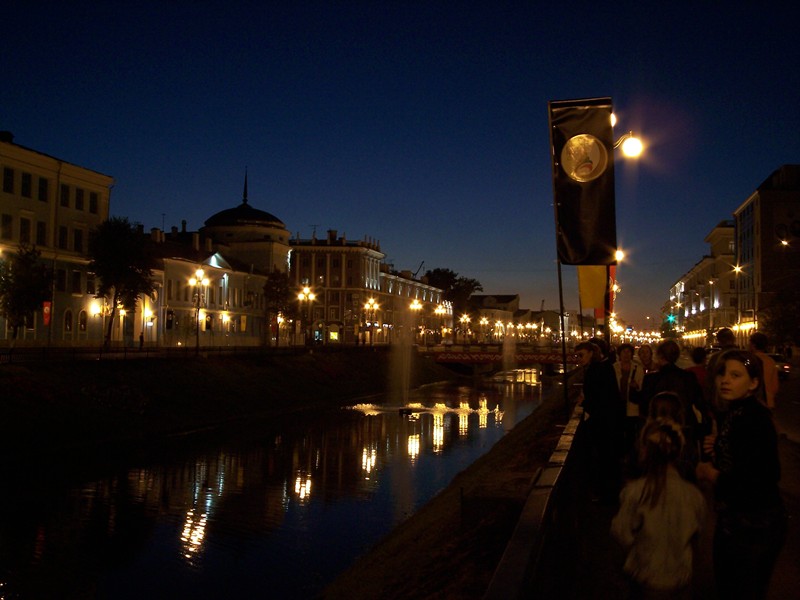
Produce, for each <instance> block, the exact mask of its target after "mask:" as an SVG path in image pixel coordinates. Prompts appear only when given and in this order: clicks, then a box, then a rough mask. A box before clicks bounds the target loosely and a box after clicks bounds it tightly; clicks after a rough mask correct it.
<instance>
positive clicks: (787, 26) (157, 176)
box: [0, 0, 800, 325]
mask: <svg viewBox="0 0 800 600" xmlns="http://www.w3.org/2000/svg"><path fill="white" fill-rule="evenodd" d="M13 4H14V5H13V6H6V7H5V8H4V9H3V23H4V24H3V27H2V30H3V32H2V35H0V73H1V74H2V83H1V84H0V129H6V130H10V131H12V132H13V133H14V134H15V136H16V138H15V141H16V142H17V143H19V144H22V145H24V146H28V147H31V148H34V149H37V150H40V151H42V152H45V153H48V154H51V155H54V156H58V157H59V158H62V159H64V160H67V161H69V162H72V163H76V164H79V165H81V166H84V167H88V168H91V169H94V170H97V171H100V172H102V173H106V174H108V175H111V176H113V177H114V178H115V180H116V184H115V186H114V189H113V191H112V196H111V212H112V215H118V216H126V217H128V218H130V219H131V220H132V221H137V222H141V223H143V224H144V226H145V228H147V229H149V228H151V227H161V226H162V224H163V225H165V226H166V228H167V229H169V227H170V226H172V225H177V226H180V223H181V221H182V220H184V219H185V220H186V221H187V225H188V227H189V228H190V229H197V228H199V227H200V226H202V225H203V222H204V221H205V220H206V219H207V218H208V217H210V216H211V215H212V214H214V213H216V212H218V211H220V210H223V209H225V208H230V207H232V206H235V205H237V204H239V202H240V201H241V196H242V184H243V179H244V172H245V168H247V169H248V173H249V200H250V203H251V204H252V205H253V206H255V207H256V208H259V209H262V210H266V211H268V212H271V213H273V214H275V215H276V216H277V217H279V218H280V219H281V220H282V221H283V222H284V223H286V226H287V227H288V229H289V230H290V231H291V232H292V233H293V234H296V233H299V234H300V236H301V237H303V238H308V237H310V236H311V233H312V230H313V229H314V227H316V230H317V234H318V235H324V234H325V231H326V230H327V229H336V230H338V231H339V233H340V235H341V234H342V233H345V234H346V235H347V237H348V239H359V238H363V237H364V236H369V237H371V238H375V239H378V240H380V242H381V245H382V249H383V250H384V252H386V253H387V256H388V259H389V261H390V262H392V263H393V264H394V266H395V268H397V269H400V270H402V269H410V270H412V271H414V270H416V269H417V267H418V266H419V264H420V263H421V262H422V261H425V265H424V267H423V270H425V269H429V268H435V267H444V268H450V269H453V270H454V271H456V272H458V273H459V274H460V275H463V276H466V277H472V278H475V279H478V280H479V281H481V282H482V283H483V285H484V290H485V293H490V294H491V293H493V294H507V293H519V294H521V296H522V305H523V307H526V308H533V309H538V308H539V305H540V303H541V301H542V299H544V300H545V307H546V308H556V307H557V305H558V293H557V278H556V266H555V235H554V227H553V208H552V183H551V180H550V162H549V161H550V159H549V137H548V127H547V102H548V101H549V100H564V99H571V98H588V97H597V96H611V97H612V98H613V101H614V107H615V112H616V113H617V115H618V118H619V125H618V129H619V132H620V133H622V132H624V131H626V130H628V129H634V130H636V131H637V132H639V133H640V134H641V135H642V137H643V138H644V139H645V142H646V143H647V144H648V150H647V156H646V158H644V159H643V160H641V161H639V162H638V163H636V164H631V163H626V164H622V161H617V227H618V238H619V242H620V245H621V246H622V247H623V249H624V250H625V251H626V252H627V254H628V259H627V260H626V262H625V263H624V264H623V265H621V266H620V270H619V279H620V285H621V287H622V293H621V294H620V295H619V297H618V305H617V308H618V312H619V313H620V315H621V317H622V318H623V319H625V320H627V321H628V322H629V323H631V324H633V325H643V324H644V323H645V319H644V317H645V316H646V315H650V316H652V317H653V318H654V320H655V319H656V318H657V317H658V314H659V310H660V308H661V305H662V304H663V303H664V301H665V300H666V299H667V294H668V290H669V287H670V285H671V284H672V283H674V282H675V281H676V280H677V279H678V278H680V277H681V275H683V274H684V273H685V272H686V271H688V270H689V269H690V268H691V267H692V266H693V265H694V264H695V262H697V261H698V260H699V259H700V258H701V257H702V255H703V254H704V253H705V252H706V251H707V245H706V244H705V243H704V242H703V239H704V237H705V236H706V234H707V233H708V232H709V231H710V230H711V229H712V228H713V227H714V225H716V224H717V223H718V222H719V221H721V220H723V219H727V218H731V214H732V212H733V210H735V209H736V208H737V207H738V206H739V205H740V204H741V203H742V202H743V201H744V200H745V199H746V198H747V197H748V196H749V195H750V194H751V193H752V192H753V191H754V190H755V188H756V187H757V186H758V185H759V184H760V183H761V182H762V181H763V180H764V179H766V178H767V177H768V176H769V175H770V173H771V172H772V171H774V170H775V169H776V168H778V167H779V166H780V165H782V164H786V163H800V44H798V42H797V35H796V24H797V23H798V22H800V9H798V8H786V7H780V8H778V6H779V4H783V3H764V4H760V8H757V7H756V6H755V3H737V2H733V3H730V2H729V3H718V2H677V3H659V4H655V3H646V2H645V3H643V2H636V3H619V2H618V3H597V2H568V3H558V4H557V5H554V4H550V3H548V4H545V3H539V2H527V3H523V2H519V3H503V2H485V3H474V2H472V3H470V2H464V3H452V2H446V3H445V2H319V3H311V2H283V3H276V2H237V1H234V0H232V1H229V2H224V3H223V2H204V1H195V2H178V1H166V0H162V1H159V2H147V1H140V2H98V1H93V2H85V3H84V2H38V1H36V0H28V1H26V2H16V3H13ZM564 277H565V294H566V299H565V300H566V304H567V306H568V307H573V308H574V307H576V306H577V296H576V292H575V289H576V283H575V279H576V278H575V272H574V268H572V267H565V268H564Z"/></svg>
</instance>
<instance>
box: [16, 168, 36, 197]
mask: <svg viewBox="0 0 800 600" xmlns="http://www.w3.org/2000/svg"><path fill="white" fill-rule="evenodd" d="M19 192H20V194H22V197H23V198H31V197H32V196H33V176H32V175H31V174H30V173H23V174H22V182H21V184H20V186H19Z"/></svg>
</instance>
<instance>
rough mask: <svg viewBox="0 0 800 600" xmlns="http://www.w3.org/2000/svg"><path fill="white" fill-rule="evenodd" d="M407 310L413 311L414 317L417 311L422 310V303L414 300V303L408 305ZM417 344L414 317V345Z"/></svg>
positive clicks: (415, 320)
mask: <svg viewBox="0 0 800 600" xmlns="http://www.w3.org/2000/svg"><path fill="white" fill-rule="evenodd" d="M409 308H410V309H411V310H412V311H413V313H414V315H417V314H418V313H419V311H421V310H422V303H421V302H420V301H419V300H417V299H416V298H414V301H413V302H412V303H411V304H410V305H409ZM416 342H417V318H416V316H415V317H414V343H416Z"/></svg>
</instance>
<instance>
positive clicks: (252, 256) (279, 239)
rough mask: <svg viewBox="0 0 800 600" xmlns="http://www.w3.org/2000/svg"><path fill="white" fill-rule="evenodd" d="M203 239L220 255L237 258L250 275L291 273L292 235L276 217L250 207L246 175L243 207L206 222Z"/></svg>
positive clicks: (231, 209)
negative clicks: (289, 271)
mask: <svg viewBox="0 0 800 600" xmlns="http://www.w3.org/2000/svg"><path fill="white" fill-rule="evenodd" d="M200 235H201V236H202V237H206V238H209V239H211V240H212V242H213V244H214V246H215V248H216V249H217V251H218V252H220V253H222V254H223V255H225V256H226V257H230V258H234V259H236V260H238V261H240V262H241V263H243V264H244V265H248V266H249V268H250V270H251V271H261V272H263V273H269V272H271V271H273V270H274V269H278V270H279V271H283V272H284V273H285V272H287V271H288V269H289V252H290V247H289V231H288V230H287V229H286V225H284V224H283V222H282V221H281V220H280V219H279V218H278V217H276V216H275V215H273V214H270V213H268V212H266V211H263V210H259V209H257V208H253V207H252V206H250V204H249V203H248V200H247V175H245V177H244V193H243V195H242V203H241V204H240V205H239V206H236V207H234V208H228V209H225V210H222V211H220V212H218V213H216V214H215V215H213V216H211V217H210V218H208V219H207V220H206V221H205V226H204V227H202V228H201V229H200Z"/></svg>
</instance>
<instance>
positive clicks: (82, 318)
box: [78, 310, 86, 332]
mask: <svg viewBox="0 0 800 600" xmlns="http://www.w3.org/2000/svg"><path fill="white" fill-rule="evenodd" d="M78 331H84V332H85V331H86V311H85V310H82V311H81V312H80V313H79V314H78Z"/></svg>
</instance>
